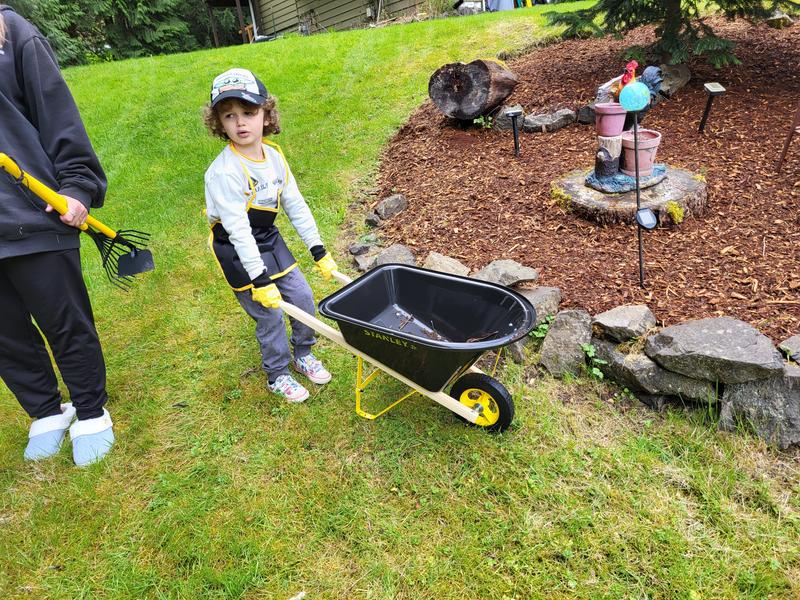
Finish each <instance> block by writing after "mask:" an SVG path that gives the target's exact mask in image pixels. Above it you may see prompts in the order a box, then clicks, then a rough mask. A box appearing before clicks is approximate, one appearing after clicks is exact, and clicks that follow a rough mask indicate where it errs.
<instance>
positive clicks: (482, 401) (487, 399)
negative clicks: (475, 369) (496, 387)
mask: <svg viewBox="0 0 800 600" xmlns="http://www.w3.org/2000/svg"><path fill="white" fill-rule="evenodd" d="M458 401H459V402H461V404H463V405H464V406H467V407H469V408H470V409H474V408H479V410H481V414H480V416H478V420H477V421H475V425H478V426H479V427H489V426H490V425H494V424H495V423H497V420H498V419H499V418H500V408H499V407H498V406H497V402H495V401H494V398H492V397H491V396H490V395H489V394H487V393H486V392H484V391H483V390H479V389H477V388H469V389H466V390H464V391H463V392H462V393H461V397H460V398H459V399H458Z"/></svg>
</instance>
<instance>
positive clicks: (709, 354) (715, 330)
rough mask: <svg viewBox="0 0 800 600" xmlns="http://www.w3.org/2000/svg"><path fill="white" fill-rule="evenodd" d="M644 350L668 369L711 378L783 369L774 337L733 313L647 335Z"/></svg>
mask: <svg viewBox="0 0 800 600" xmlns="http://www.w3.org/2000/svg"><path fill="white" fill-rule="evenodd" d="M644 351H645V354H647V356H649V357H650V358H652V359H653V360H654V361H656V362H657V363H658V364H659V365H661V366H662V367H664V368H665V369H668V370H670V371H674V372H676V373H681V374H683V375H686V376H687V377H692V378H694V379H707V380H708V381H711V382H717V381H718V382H721V383H726V384H728V383H744V382H745V381H751V380H754V379H764V378H767V377H770V376H773V375H776V374H778V373H780V372H781V371H782V370H783V359H782V358H781V355H780V352H778V351H777V350H776V349H775V346H774V345H773V344H772V340H770V339H769V338H768V337H767V336H765V335H764V334H762V333H761V332H759V331H758V330H757V329H755V328H754V327H753V326H751V325H749V324H747V323H745V322H743V321H739V320H738V319H732V318H730V317H715V318H710V319H700V320H696V321H687V322H686V323H681V324H680V325H673V326H671V327H667V328H665V329H662V330H661V331H660V332H658V333H657V334H655V335H654V336H651V337H649V338H648V339H647V343H646V344H645V348H644Z"/></svg>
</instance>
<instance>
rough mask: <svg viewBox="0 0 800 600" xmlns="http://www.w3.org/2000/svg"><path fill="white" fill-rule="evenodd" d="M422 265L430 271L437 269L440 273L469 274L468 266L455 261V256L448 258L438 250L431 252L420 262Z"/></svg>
mask: <svg viewBox="0 0 800 600" xmlns="http://www.w3.org/2000/svg"><path fill="white" fill-rule="evenodd" d="M422 266H423V267H424V268H426V269H430V270H431V271H439V272H440V273H451V274H452V275H461V276H462V277H466V276H468V275H469V267H468V266H466V265H464V264H462V263H461V262H459V261H457V260H456V259H455V258H450V257H449V256H445V255H444V254H439V253H438V252H431V253H430V254H428V257H427V258H426V259H425V262H424V263H422Z"/></svg>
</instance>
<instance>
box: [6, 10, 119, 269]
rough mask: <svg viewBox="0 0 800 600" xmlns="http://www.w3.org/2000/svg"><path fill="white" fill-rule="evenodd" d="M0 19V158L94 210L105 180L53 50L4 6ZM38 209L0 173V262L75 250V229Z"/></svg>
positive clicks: (38, 203) (39, 202) (100, 201)
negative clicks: (0, 32)
mask: <svg viewBox="0 0 800 600" xmlns="http://www.w3.org/2000/svg"><path fill="white" fill-rule="evenodd" d="M0 14H2V15H3V18H4V19H5V24H6V40H5V43H4V44H3V46H2V48H0V152H3V153H5V154H8V155H9V156H10V157H11V158H13V159H14V160H15V161H16V162H17V163H18V164H19V166H20V167H21V168H22V169H23V170H24V171H27V172H28V173H30V174H31V175H33V176H34V177H35V178H36V179H38V180H39V181H41V182H42V183H44V184H45V185H47V186H48V187H50V188H52V189H54V190H56V191H58V192H59V193H61V194H64V195H65V196H71V197H72V198H75V199H76V200H79V201H80V202H82V203H83V204H84V205H85V206H86V207H87V208H89V207H99V206H102V204H103V199H104V197H105V192H106V176H105V173H104V172H103V168H102V167H101V166H100V162H99V161H98V160H97V156H96V155H95V153H94V150H93V149H92V145H91V142H90V141H89V137H88V136H87V135H86V130H85V129H84V126H83V123H82V122H81V118H80V115H79V114H78V108H77V106H75V101H74V100H73V99H72V94H70V91H69V88H67V84H66V82H65V81H64V78H63V77H62V76H61V72H60V71H59V68H58V64H57V62H56V58H55V55H54V54H53V50H52V49H51V48H50V45H49V44H48V42H47V40H46V39H45V38H44V36H42V34H41V33H40V32H39V30H38V29H36V28H35V27H34V26H33V25H31V24H30V23H29V22H28V21H26V20H25V19H23V18H22V17H20V16H19V15H18V14H17V13H15V12H14V11H12V10H11V9H10V8H9V7H7V6H0ZM44 207H45V204H44V202H43V201H42V200H40V199H39V198H37V197H36V196H33V195H32V194H24V193H23V192H22V190H21V189H20V188H19V187H18V186H17V185H15V183H14V181H13V179H12V178H11V177H10V176H9V175H8V174H7V173H6V171H5V170H3V169H0V259H2V258H8V257H10V256H21V255H24V254H33V253H35V252H45V251H50V250H64V249H70V248H77V247H78V246H79V244H80V242H79V237H78V235H79V233H80V230H78V229H76V228H74V227H70V226H69V225H65V224H64V223H62V222H61V221H60V220H59V218H58V214H57V213H56V212H55V211H53V212H52V213H45V212H44Z"/></svg>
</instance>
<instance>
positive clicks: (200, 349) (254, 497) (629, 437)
mask: <svg viewBox="0 0 800 600" xmlns="http://www.w3.org/2000/svg"><path fill="white" fill-rule="evenodd" d="M584 4H585V3H584ZM574 6H575V5H574V4H572V5H559V8H560V9H568V8H570V7H574ZM548 8H549V7H548ZM540 9H541V7H539V8H537V9H533V10H524V11H523V10H518V11H514V12H513V13H501V14H493V15H480V16H476V17H468V18H459V19H447V20H436V21H430V22H424V23H414V24H409V25H403V26H397V27H388V28H385V29H380V30H365V31H352V32H346V33H335V34H326V35H319V36H314V37H310V38H300V37H289V38H286V39H283V40H279V41H275V42H270V43H263V44H257V45H252V46H247V47H244V46H241V47H235V48H226V49H221V50H213V51H203V52H196V53H192V54H186V55H178V56H170V57H159V58H150V59H142V60H133V61H126V62H120V63H113V64H104V65H95V66H91V67H81V68H75V69H70V70H68V71H67V72H66V77H67V79H68V81H69V84H70V86H71V87H72V89H73V91H74V93H75V96H76V98H77V100H78V103H79V105H80V107H81V110H82V114H83V116H84V118H85V121H86V124H87V127H88V129H89V132H90V135H91V137H92V139H93V141H94V143H95V147H96V149H97V151H98V153H99V155H100V156H101V159H102V161H103V164H104V166H105V168H106V171H107V173H108V176H109V180H110V188H109V195H108V200H107V206H106V207H105V208H103V209H102V210H99V211H96V216H97V217H99V218H100V219H102V220H104V221H106V222H107V223H108V224H110V225H112V226H114V227H117V228H139V229H143V230H146V231H150V232H152V233H153V240H152V244H151V248H152V249H153V253H154V255H155V259H156V263H157V271H156V272H155V273H152V274H149V275H147V276H143V277H141V278H139V280H138V281H137V283H136V284H135V286H134V289H133V290H132V291H131V292H130V293H128V294H123V293H121V292H119V291H117V290H116V289H114V288H113V287H112V286H111V285H110V284H109V283H108V282H107V281H106V280H105V278H104V274H103V271H102V269H101V268H100V264H99V260H98V257H97V253H96V250H95V249H94V247H93V245H92V244H91V242H89V243H85V244H84V256H83V261H84V266H85V271H86V278H87V282H88V285H89V287H90V290H91V293H92V297H93V302H94V306H95V312H96V318H97V323H98V328H99V330H100V332H101V338H102V341H103V344H104V348H105V352H106V359H107V363H108V365H107V366H108V389H109V394H110V402H109V405H108V407H109V409H110V411H111V414H112V416H113V418H114V421H115V432H116V435H117V439H118V442H117V445H116V446H115V448H114V450H113V452H112V453H111V454H110V455H109V457H108V459H107V460H105V461H103V462H102V463H100V464H99V465H96V466H93V467H91V468H88V469H85V470H78V469H76V468H74V467H73V466H72V463H71V457H70V453H69V448H68V447H65V448H64V449H63V451H62V453H61V454H60V455H59V457H57V458H56V459H53V460H50V461H47V462H44V463H41V464H26V463H24V462H23V460H22V449H23V447H24V445H25V441H26V435H27V428H28V420H27V418H26V416H25V415H24V413H23V411H22V410H21V409H20V407H19V405H18V404H17V403H16V400H15V399H14V398H13V397H12V396H11V394H10V393H9V392H8V391H7V390H6V389H5V388H3V389H2V390H0V489H2V494H1V495H0V597H2V598H17V597H19V598H28V597H31V598H33V597H36V598H48V599H49V598H286V599H288V598H290V597H292V596H294V595H296V594H298V593H299V592H301V591H305V592H306V593H307V598H309V599H311V598H314V599H316V598H337V599H338V598H370V599H389V598H419V599H429V598H436V599H439V598H453V599H463V598H498V599H511V598H516V599H524V598H573V597H582V598H605V597H607V598H672V597H674V598H687V599H695V598H731V597H746V598H765V597H772V598H791V597H797V595H798V594H800V584H799V583H798V580H800V548H799V543H798V540H799V539H800V518H799V517H800V502H799V501H798V492H800V487H799V486H798V467H797V462H796V460H797V457H796V455H794V456H787V455H779V454H777V453H774V452H772V451H769V450H768V449H766V448H764V447H763V445H761V444H760V443H758V442H757V441H756V440H754V439H753V438H751V437H748V436H746V435H741V434H736V435H727V434H719V433H717V432H716V431H715V427H714V421H713V419H712V418H709V417H708V416H706V415H704V414H698V413H695V414H685V413H683V412H674V413H667V414H665V415H657V414H655V413H651V412H648V411H647V410H646V409H644V408H640V407H639V406H638V405H637V404H635V403H630V402H629V401H627V400H625V399H624V398H619V397H618V398H616V399H613V398H612V399H611V400H609V399H607V394H605V393H604V390H603V389H602V388H601V387H599V386H598V385H597V384H594V383H590V382H586V381H583V382H582V381H572V382H566V383H557V382H554V381H552V380H549V379H548V378H543V377H538V378H535V379H532V380H531V379H530V374H526V372H525V371H524V370H523V369H522V368H521V367H516V366H508V367H506V368H504V369H503V370H502V372H501V374H500V378H501V379H502V380H503V381H504V382H505V383H506V384H507V386H508V387H509V389H510V390H512V392H513V394H514V396H515V399H516V403H517V418H516V420H515V422H514V424H513V426H512V428H511V429H510V430H509V431H508V432H507V433H506V434H503V435H499V436H492V435H489V434H487V433H485V432H483V431H481V430H478V429H474V428H469V427H465V426H463V425H461V424H460V423H459V422H458V421H457V420H456V419H455V418H454V417H453V415H452V414H451V413H450V412H449V411H447V410H445V409H443V408H441V407H439V406H438V405H436V404H434V403H433V402H431V401H429V400H427V399H423V398H420V397H414V398H412V399H410V400H407V401H406V402H405V403H403V404H402V405H401V406H400V407H398V408H397V409H395V410H394V411H393V412H392V413H389V415H387V416H385V417H382V418H381V419H379V420H377V421H375V422H370V421H366V420H363V419H361V418H359V417H358V416H356V415H355V413H354V411H353V389H352V388H353V385H354V371H355V359H354V358H353V357H352V356H351V355H350V354H348V353H347V352H346V351H344V350H343V349H341V348H339V347H337V346H335V345H333V344H332V343H329V342H327V341H323V342H321V343H320V345H319V346H318V354H319V355H320V356H321V357H322V358H323V359H324V360H325V361H326V362H327V364H328V365H329V367H330V369H331V371H333V372H334V376H335V378H334V381H333V382H332V383H331V384H330V385H328V386H325V387H324V388H319V389H315V390H313V392H312V397H311V398H310V399H309V401H308V402H306V403H305V404H303V405H300V406H290V405H287V404H286V403H284V402H282V401H280V400H278V399H276V398H275V397H273V396H271V395H270V394H268V393H267V392H266V390H265V379H264V376H263V373H261V372H260V368H259V363H260V359H259V353H258V348H257V345H256V341H255V339H254V336H253V325H252V324H251V322H249V320H248V318H247V317H246V315H245V314H244V313H243V312H242V311H241V310H240V309H239V307H238V304H237V303H236V301H235V299H234V297H233V295H232V294H231V292H230V291H229V290H228V289H227V286H226V285H225V284H224V282H223V280H222V278H221V276H220V275H219V273H218V272H217V268H216V266H215V264H214V262H213V260H212V258H211V255H210V253H209V252H208V250H207V248H206V236H207V228H206V225H205V220H204V217H203V215H202V209H203V206H204V201H203V182H202V175H203V172H204V171H205V169H206V167H207V165H208V164H209V163H210V161H211V160H212V159H213V158H214V156H215V155H216V154H217V152H218V151H219V150H220V143H219V142H218V141H215V140H213V139H211V138H210V137H208V135H207V134H206V133H205V131H204V129H203V126H202V123H201V117H200V115H201V107H202V105H203V103H204V102H205V101H206V99H207V95H208V88H209V86H210V82H211V79H212V78H213V77H214V75H216V74H218V73H219V72H221V71H223V70H225V69H227V68H230V67H232V66H243V67H247V68H250V69H253V70H254V71H255V72H256V73H257V74H259V75H260V76H261V77H262V78H263V80H264V81H265V83H266V84H267V86H268V87H269V89H270V91H271V92H272V93H274V94H275V95H277V96H278V98H279V102H280V108H281V114H282V120H283V123H282V124H283V127H284V131H283V133H281V134H280V135H279V136H277V138H276V141H277V142H278V143H280V144H281V145H282V146H283V148H284V151H285V152H286V155H287V157H288V160H289V162H290V164H291V165H292V167H293V170H294V172H295V175H296V176H297V178H298V181H299V183H300V186H301V189H302V190H303V191H304V193H305V195H306V197H307V199H308V201H309V203H310V204H311V206H312V209H313V211H314V213H315V215H316V217H317V220H318V222H319V224H320V227H321V229H322V233H323V238H324V239H325V240H326V242H328V244H329V245H330V246H331V247H338V248H339V249H340V250H341V248H343V246H342V244H341V240H339V239H338V233H339V231H340V229H341V227H342V226H343V225H344V224H345V223H347V222H348V221H349V219H350V218H351V216H350V215H348V214H347V207H348V205H349V204H350V202H351V201H352V199H353V198H354V195H355V193H356V192H357V189H358V187H359V186H360V185H369V182H370V180H371V177H372V176H373V175H374V173H375V171H376V168H377V164H378V157H379V154H380V150H381V148H382V147H383V145H384V144H385V143H386V142H387V140H388V139H389V137H390V136H391V135H392V133H393V132H394V131H396V129H397V128H398V127H399V126H400V125H401V124H402V123H403V121H404V120H405V119H406V118H407V117H408V115H409V114H410V112H411V111H412V110H413V109H414V107H416V106H417V105H418V104H419V103H420V102H422V101H423V100H424V99H425V97H426V94H427V81H428V78H429V76H430V74H431V73H432V72H433V70H435V69H436V68H437V67H438V66H440V65H441V64H443V63H445V62H449V61H453V60H463V61H469V60H472V59H475V58H486V57H493V56H495V55H496V54H497V53H498V52H499V51H503V50H514V49H519V48H522V47H525V46H527V45H529V44H531V43H533V42H535V41H536V40H538V39H541V38H543V37H545V36H548V35H551V34H552V33H553V32H552V31H550V30H548V29H546V28H545V27H544V25H543V19H542V18H541V16H540V13H541V10H540ZM17 158H18V159H20V160H21V161H23V162H24V157H17ZM284 225H286V223H285V221H284ZM284 232H285V233H286V237H287V238H288V239H289V241H290V242H291V246H292V248H293V250H295V251H296V254H297V256H298V258H300V259H301V264H302V266H303V268H304V270H305V271H306V272H307V273H309V280H310V281H311V283H312V287H314V289H315V292H316V293H317V295H318V296H319V297H322V296H324V295H326V294H328V293H330V292H331V291H333V289H335V286H334V285H333V284H329V283H325V282H322V281H321V280H320V279H319V277H317V276H316V275H314V274H311V272H310V268H309V267H310V264H311V260H310V257H309V256H307V252H305V251H304V250H303V249H302V248H301V247H300V244H299V241H298V240H297V236H296V235H294V234H293V233H291V232H290V229H286V228H284ZM85 241H86V240H85ZM339 258H340V264H342V265H344V264H347V262H348V261H347V258H346V256H344V254H340V256H339ZM402 393H403V391H402V386H400V385H399V384H397V383H396V382H393V381H392V380H386V381H383V382H381V383H379V384H376V385H374V386H373V387H371V388H368V395H369V397H370V398H371V402H375V403H378V404H380V403H381V402H382V401H385V400H387V399H390V398H394V397H395V396H398V395H401V394H402ZM604 398H606V399H604Z"/></svg>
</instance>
